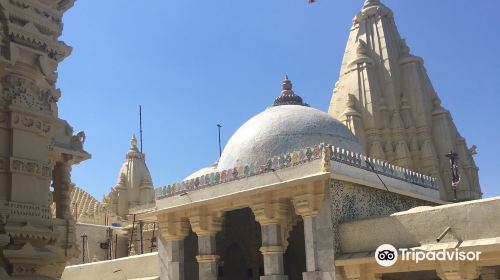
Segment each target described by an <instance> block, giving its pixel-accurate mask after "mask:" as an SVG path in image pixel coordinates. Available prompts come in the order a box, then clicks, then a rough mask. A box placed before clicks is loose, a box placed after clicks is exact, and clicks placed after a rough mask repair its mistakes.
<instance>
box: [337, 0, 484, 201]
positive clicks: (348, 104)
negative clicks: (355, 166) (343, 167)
mask: <svg viewBox="0 0 500 280" xmlns="http://www.w3.org/2000/svg"><path fill="white" fill-rule="evenodd" d="M329 113H330V114H331V115H332V116H334V117H336V118H338V119H339V120H341V121H342V122H344V123H345V124H346V125H347V126H348V127H349V129H351V131H352V132H353V133H354V134H355V135H356V136H357V138H358V139H359V141H360V142H361V144H362V145H363V146H364V148H365V150H366V151H367V152H368V154H369V156H370V157H374V158H379V159H383V160H386V161H388V162H389V163H392V164H395V165H398V166H403V167H407V168H410V169H412V170H415V171H418V172H421V173H423V174H427V175H431V176H433V177H436V178H438V179H439V180H440V181H441V185H442V188H441V198H442V199H444V200H449V201H450V200H453V199H454V195H453V191H452V189H451V174H450V164H449V161H448V158H446V154H448V153H449V152H450V150H453V151H454V152H456V153H458V155H459V165H460V174H461V182H460V184H459V186H458V194H457V196H458V200H471V199H477V198H480V197H481V188H480V186H479V179H478V167H477V166H476V164H475V163H474V159H473V158H472V156H473V155H474V154H475V146H473V148H472V149H469V148H468V147H467V145H466V143H465V139H464V138H463V137H462V136H461V135H460V133H459V132H458V130H457V128H456V126H455V124H454V123H453V120H452V117H451V114H450V112H449V111H447V110H446V109H444V108H443V107H442V106H441V101H440V99H439V97H438V95H437V93H436V92H435V90H434V88H433V86H432V83H431V81H430V79H429V77H428V75H427V72H426V70H425V68H424V62H423V59H422V58H420V57H417V56H414V55H412V54H411V53H410V49H409V48H408V46H407V45H406V42H405V40H404V39H403V38H401V37H400V34H399V32H398V30H397V28H396V24H395V22H394V16H393V13H392V11H391V10H390V9H389V8H387V7H386V6H385V5H383V4H382V3H380V1H378V0H368V1H366V2H365V5H364V6H363V8H362V10H361V12H360V13H359V14H358V15H357V16H356V17H355V18H354V21H353V25H352V27H351V32H350V35H349V40H348V41H347V47H346V50H345V54H344V59H343V62H342V67H341V71H340V78H339V80H338V82H337V83H336V85H335V89H334V91H333V96H332V100H331V104H330V109H329Z"/></svg>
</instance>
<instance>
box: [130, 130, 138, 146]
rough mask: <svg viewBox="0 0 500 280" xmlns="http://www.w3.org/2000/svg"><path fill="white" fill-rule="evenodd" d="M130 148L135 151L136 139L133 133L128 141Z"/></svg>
mask: <svg viewBox="0 0 500 280" xmlns="http://www.w3.org/2000/svg"><path fill="white" fill-rule="evenodd" d="M130 147H131V148H136V149H137V138H135V133H134V134H132V139H130Z"/></svg>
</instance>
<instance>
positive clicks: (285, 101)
mask: <svg viewBox="0 0 500 280" xmlns="http://www.w3.org/2000/svg"><path fill="white" fill-rule="evenodd" d="M292 87H293V86H292V82H291V81H290V80H289V79H288V75H285V79H284V80H283V82H282V83H281V95H280V96H278V97H276V99H274V103H273V106H280V105H301V106H308V105H307V104H305V103H304V102H303V101H302V97H300V96H298V95H296V94H295V93H294V92H293V90H292Z"/></svg>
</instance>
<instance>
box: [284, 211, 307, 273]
mask: <svg viewBox="0 0 500 280" xmlns="http://www.w3.org/2000/svg"><path fill="white" fill-rule="evenodd" d="M305 250H306V249H305V243H304V222H303V221H302V219H301V218H299V220H298V221H297V224H296V225H295V226H294V227H293V228H292V230H291V232H290V235H289V237H288V247H287V248H286V251H285V254H284V255H283V263H284V268H285V274H286V275H288V279H289V280H302V272H304V271H306V251H305Z"/></svg>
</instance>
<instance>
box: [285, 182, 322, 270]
mask: <svg viewBox="0 0 500 280" xmlns="http://www.w3.org/2000/svg"><path fill="white" fill-rule="evenodd" d="M300 189H301V190H302V191H303V192H306V193H302V194H299V195H296V196H294V198H293V200H292V202H293V206H294V208H295V211H296V212H297V214H298V215H300V216H302V219H303V220H304V242H305V249H306V269H307V271H306V272H304V273H303V274H302V275H303V279H304V280H309V279H310V280H319V279H323V273H322V272H321V271H320V268H319V259H318V246H317V240H318V235H317V234H318V233H317V230H316V216H317V215H318V212H319V210H320V208H321V205H322V203H323V199H324V192H323V191H321V190H322V188H316V192H315V188H314V186H313V185H310V186H306V187H303V188H300Z"/></svg>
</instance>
